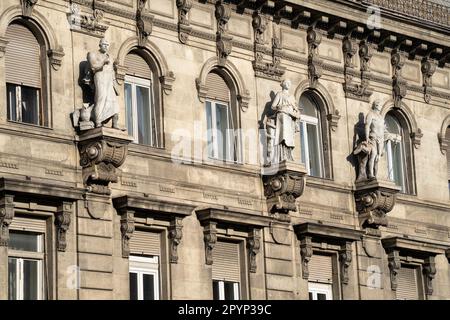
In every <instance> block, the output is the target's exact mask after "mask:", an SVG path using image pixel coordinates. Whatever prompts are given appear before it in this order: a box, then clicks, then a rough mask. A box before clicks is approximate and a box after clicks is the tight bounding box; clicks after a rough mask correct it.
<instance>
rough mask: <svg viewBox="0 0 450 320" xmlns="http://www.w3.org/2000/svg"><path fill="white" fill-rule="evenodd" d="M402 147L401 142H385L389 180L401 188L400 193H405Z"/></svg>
mask: <svg viewBox="0 0 450 320" xmlns="http://www.w3.org/2000/svg"><path fill="white" fill-rule="evenodd" d="M403 150H404V146H403V142H399V143H394V142H392V141H390V140H388V141H387V142H386V155H387V163H388V175H389V179H390V180H392V181H394V182H395V184H396V185H397V186H399V187H401V188H402V192H406V183H405V175H404V170H405V169H404V168H405V162H404V152H403Z"/></svg>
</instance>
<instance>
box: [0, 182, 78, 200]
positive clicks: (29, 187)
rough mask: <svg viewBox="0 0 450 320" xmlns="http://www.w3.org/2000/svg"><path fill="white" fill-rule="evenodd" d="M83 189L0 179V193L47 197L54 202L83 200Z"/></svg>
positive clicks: (47, 183)
mask: <svg viewBox="0 0 450 320" xmlns="http://www.w3.org/2000/svg"><path fill="white" fill-rule="evenodd" d="M84 191H85V190H84V189H83V188H77V187H70V186H64V185H57V184H54V183H52V184H50V183H49V182H37V181H29V180H19V179H10V178H0V193H1V194H5V193H9V194H15V195H23V196H26V197H31V196H34V197H42V196H44V197H47V198H50V199H54V200H69V201H75V200H80V199H82V198H83V193H84Z"/></svg>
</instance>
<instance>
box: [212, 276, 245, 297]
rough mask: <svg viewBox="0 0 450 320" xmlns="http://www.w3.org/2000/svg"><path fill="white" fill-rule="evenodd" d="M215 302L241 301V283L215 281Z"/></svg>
mask: <svg viewBox="0 0 450 320" xmlns="http://www.w3.org/2000/svg"><path fill="white" fill-rule="evenodd" d="M213 299H214V300H239V283H238V282H231V281H219V280H213Z"/></svg>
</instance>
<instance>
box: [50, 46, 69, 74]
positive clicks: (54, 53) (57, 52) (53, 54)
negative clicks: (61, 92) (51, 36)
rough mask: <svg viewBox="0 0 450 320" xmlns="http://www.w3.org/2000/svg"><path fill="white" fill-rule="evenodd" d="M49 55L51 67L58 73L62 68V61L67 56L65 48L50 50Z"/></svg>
mask: <svg viewBox="0 0 450 320" xmlns="http://www.w3.org/2000/svg"><path fill="white" fill-rule="evenodd" d="M47 55H48V57H49V59H50V65H51V66H52V68H53V70H55V71H58V70H59V69H60V68H61V65H62V60H63V58H64V55H65V53H64V50H63V48H62V47H60V48H58V49H50V50H48V52H47Z"/></svg>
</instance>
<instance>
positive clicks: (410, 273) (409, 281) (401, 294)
mask: <svg viewBox="0 0 450 320" xmlns="http://www.w3.org/2000/svg"><path fill="white" fill-rule="evenodd" d="M397 299H400V300H418V299H419V290H418V287H417V269H416V268H411V267H403V266H402V267H401V268H400V270H399V271H398V275H397Z"/></svg>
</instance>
